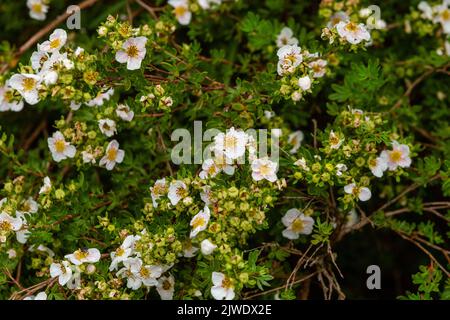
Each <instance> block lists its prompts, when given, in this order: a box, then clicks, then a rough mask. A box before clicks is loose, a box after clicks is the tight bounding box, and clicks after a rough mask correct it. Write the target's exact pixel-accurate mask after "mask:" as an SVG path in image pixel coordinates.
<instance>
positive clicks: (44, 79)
mask: <svg viewBox="0 0 450 320" xmlns="http://www.w3.org/2000/svg"><path fill="white" fill-rule="evenodd" d="M66 41H67V33H66V31H64V30H63V29H56V30H55V31H54V32H53V33H52V34H51V35H50V38H49V40H47V41H44V42H43V43H42V44H38V50H37V51H35V52H33V54H32V55H31V67H32V69H33V71H34V72H35V73H21V74H14V75H13V76H12V77H11V79H9V81H7V82H6V83H7V86H6V87H5V88H4V90H6V92H7V91H8V90H9V88H8V87H10V88H12V89H15V90H17V92H19V93H20V95H21V96H22V97H23V99H24V100H25V101H26V102H27V103H28V104H31V105H34V104H36V103H38V102H39V101H40V97H39V90H40V89H41V88H42V87H43V86H50V85H54V84H55V83H56V82H57V81H58V70H61V69H67V70H70V69H72V68H73V67H74V63H73V62H72V61H71V60H70V59H68V57H67V53H61V52H60V49H61V48H62V47H63V46H64V45H65V44H66ZM6 101H8V100H6Z"/></svg>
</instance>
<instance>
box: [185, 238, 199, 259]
mask: <svg viewBox="0 0 450 320" xmlns="http://www.w3.org/2000/svg"><path fill="white" fill-rule="evenodd" d="M197 251H198V248H197V247H194V246H193V245H192V243H191V241H190V240H189V241H187V242H185V243H184V245H183V257H185V258H192V257H194V256H195V254H196V253H197Z"/></svg>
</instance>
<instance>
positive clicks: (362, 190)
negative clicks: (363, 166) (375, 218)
mask: <svg viewBox="0 0 450 320" xmlns="http://www.w3.org/2000/svg"><path fill="white" fill-rule="evenodd" d="M344 191H345V193H348V194H353V195H354V196H355V197H358V199H359V200H361V201H367V200H369V199H370V198H371V197H372V193H371V192H370V190H369V188H366V187H357V186H356V184H355V183H350V184H348V185H346V186H345V187H344Z"/></svg>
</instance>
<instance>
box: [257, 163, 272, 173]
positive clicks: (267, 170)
mask: <svg viewBox="0 0 450 320" xmlns="http://www.w3.org/2000/svg"><path fill="white" fill-rule="evenodd" d="M271 171H272V170H271V169H270V166H269V165H268V164H263V165H261V166H260V167H259V172H260V173H261V174H262V175H268V174H270V173H271Z"/></svg>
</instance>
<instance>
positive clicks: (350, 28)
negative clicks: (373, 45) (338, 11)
mask: <svg viewBox="0 0 450 320" xmlns="http://www.w3.org/2000/svg"><path fill="white" fill-rule="evenodd" d="M336 30H337V32H338V34H339V36H340V37H342V38H344V39H345V40H347V41H348V42H349V43H351V44H358V43H360V42H361V41H363V40H364V41H369V40H370V33H369V31H367V29H366V26H365V25H364V24H362V23H360V24H356V23H354V22H351V21H345V22H344V21H341V22H339V23H338V24H337V25H336Z"/></svg>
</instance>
